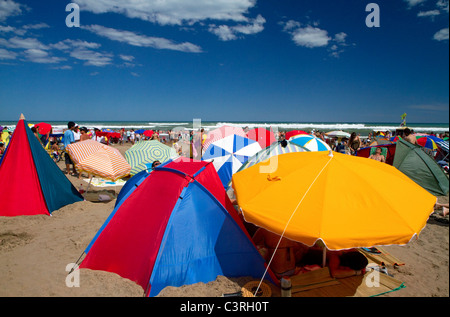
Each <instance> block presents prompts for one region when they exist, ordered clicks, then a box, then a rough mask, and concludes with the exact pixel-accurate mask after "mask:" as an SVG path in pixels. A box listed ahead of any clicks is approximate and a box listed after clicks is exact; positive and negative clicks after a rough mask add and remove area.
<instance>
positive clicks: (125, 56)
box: [119, 54, 134, 62]
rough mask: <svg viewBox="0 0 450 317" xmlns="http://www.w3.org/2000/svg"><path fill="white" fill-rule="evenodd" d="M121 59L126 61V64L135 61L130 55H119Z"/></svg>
mask: <svg viewBox="0 0 450 317" xmlns="http://www.w3.org/2000/svg"><path fill="white" fill-rule="evenodd" d="M119 57H120V58H121V59H122V60H124V61H126V62H132V61H133V60H134V56H130V55H122V54H121V55H119Z"/></svg>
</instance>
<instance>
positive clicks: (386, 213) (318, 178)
mask: <svg viewBox="0 0 450 317" xmlns="http://www.w3.org/2000/svg"><path fill="white" fill-rule="evenodd" d="M262 164H263V165H264V164H265V165H267V162H266V163H264V162H262V163H259V164H256V165H254V166H252V167H250V168H247V169H244V170H242V171H240V172H238V173H236V174H234V175H233V187H234V191H235V194H236V199H237V202H238V205H239V207H240V208H241V210H242V212H243V216H244V218H245V220H246V221H248V222H251V223H253V224H255V225H257V226H260V227H263V228H266V229H268V230H270V231H272V232H274V233H277V234H279V235H282V236H284V237H286V238H288V239H291V240H294V241H299V242H302V243H303V244H306V245H309V246H312V245H313V244H314V243H315V242H317V241H318V240H322V242H323V243H324V244H325V246H326V247H327V248H328V249H329V250H341V249H349V248H355V247H371V246H376V245H391V244H406V243H408V242H409V241H410V240H411V239H412V238H414V237H417V236H418V234H419V233H420V231H421V230H422V229H423V228H424V226H425V224H426V222H427V219H428V217H429V215H430V214H431V213H432V212H433V207H434V204H435V203H436V197H434V196H433V195H431V194H429V193H428V192H427V191H426V190H424V189H423V188H422V187H420V186H419V185H417V184H416V183H415V182H414V181H412V180H411V179H409V178H408V177H407V176H406V175H404V174H403V173H401V172H400V171H398V170H397V169H396V168H394V167H392V166H390V165H387V164H385V163H380V162H377V161H375V160H370V159H367V158H362V157H355V156H350V155H345V154H340V153H336V152H334V153H332V152H325V151H319V152H298V153H287V154H283V155H280V156H279V157H278V162H277V164H278V166H277V169H276V171H275V172H273V173H271V174H268V173H263V172H262V171H264V170H263V169H261V170H260V165H262Z"/></svg>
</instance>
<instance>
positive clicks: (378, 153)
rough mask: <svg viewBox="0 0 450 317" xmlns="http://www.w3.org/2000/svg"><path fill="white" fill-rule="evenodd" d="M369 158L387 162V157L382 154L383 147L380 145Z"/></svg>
mask: <svg viewBox="0 0 450 317" xmlns="http://www.w3.org/2000/svg"><path fill="white" fill-rule="evenodd" d="M369 158H370V159H372V160H375V161H378V162H382V163H386V158H385V157H384V155H382V154H381V148H379V147H378V148H377V149H376V150H375V154H372V155H371V156H369Z"/></svg>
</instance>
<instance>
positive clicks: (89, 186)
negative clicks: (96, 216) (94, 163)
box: [83, 175, 94, 197]
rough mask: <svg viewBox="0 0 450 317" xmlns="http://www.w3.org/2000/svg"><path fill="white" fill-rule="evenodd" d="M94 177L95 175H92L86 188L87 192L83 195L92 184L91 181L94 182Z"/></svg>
mask: <svg viewBox="0 0 450 317" xmlns="http://www.w3.org/2000/svg"><path fill="white" fill-rule="evenodd" d="M93 177H94V175H91V177H90V179H89V184H88V187H87V188H86V192H85V193H84V195H83V197H84V196H85V195H86V194H87V192H88V190H89V187H90V186H91V182H92V178H93Z"/></svg>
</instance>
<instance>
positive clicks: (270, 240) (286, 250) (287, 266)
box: [252, 228, 298, 279]
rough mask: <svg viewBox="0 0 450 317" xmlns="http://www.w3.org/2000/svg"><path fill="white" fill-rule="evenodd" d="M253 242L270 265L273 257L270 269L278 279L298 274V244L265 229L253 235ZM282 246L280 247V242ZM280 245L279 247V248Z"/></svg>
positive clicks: (259, 229)
mask: <svg viewBox="0 0 450 317" xmlns="http://www.w3.org/2000/svg"><path fill="white" fill-rule="evenodd" d="M252 239H253V242H254V243H255V245H256V247H257V249H258V251H259V252H260V253H261V255H262V256H263V258H264V259H265V260H266V261H267V263H269V261H270V259H271V258H272V256H273V259H272V262H271V263H270V268H271V270H272V272H273V273H275V275H276V276H277V277H278V278H280V279H281V278H282V277H283V276H291V275H294V274H296V266H295V262H296V261H295V252H296V248H297V247H298V242H295V241H291V240H289V239H287V238H284V237H283V238H282V239H281V241H280V236H279V235H278V234H275V233H273V232H270V231H268V230H266V229H264V228H258V230H256V232H255V234H254V235H253V238H252ZM279 241H280V244H279V245H278V242H279ZM277 245H278V247H277Z"/></svg>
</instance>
